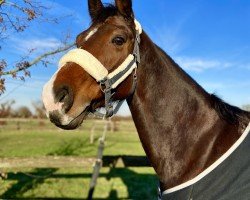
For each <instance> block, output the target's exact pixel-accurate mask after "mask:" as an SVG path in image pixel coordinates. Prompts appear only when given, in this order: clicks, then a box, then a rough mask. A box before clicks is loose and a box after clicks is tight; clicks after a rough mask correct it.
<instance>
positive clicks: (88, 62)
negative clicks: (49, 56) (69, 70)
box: [59, 49, 137, 89]
mask: <svg viewBox="0 0 250 200" xmlns="http://www.w3.org/2000/svg"><path fill="white" fill-rule="evenodd" d="M133 60H134V56H133V55H132V54H130V55H129V56H128V57H127V58H126V60H125V61H124V62H123V63H122V64H121V65H120V66H119V67H118V68H117V69H115V70H114V71H113V72H111V73H110V74H109V73H108V70H107V69H106V68H105V67H104V66H103V65H102V64H101V62H100V61H99V60H98V59H97V58H96V57H95V56H93V55H92V54H91V53H89V52H88V51H86V50H84V49H73V50H71V51H69V52H68V53H67V54H65V55H64V56H63V57H62V58H61V60H60V61H59V68H61V67H63V66H64V65H65V64H66V63H68V62H74V63H76V64H78V65H79V66H81V67H82V68H83V69H84V70H85V71H86V72H87V73H88V74H89V75H90V76H92V77H93V78H94V79H95V80H96V81H97V82H100V81H102V80H104V79H105V78H107V79H112V78H113V77H114V76H115V75H117V74H119V73H120V72H122V71H124V70H125V69H126V67H127V66H128V65H129V64H130V63H131V62H132V61H133ZM136 67H137V65H136V62H134V63H133V65H132V66H131V68H130V69H129V70H128V71H127V72H126V73H125V74H124V75H123V76H122V77H121V78H120V79H118V80H116V81H115V82H114V83H113V84H112V89H115V88H116V87H117V86H118V85H119V84H120V83H122V82H123V81H124V80H125V79H126V78H127V77H128V76H129V75H130V74H131V73H132V71H133V70H134V69H135V68H136Z"/></svg>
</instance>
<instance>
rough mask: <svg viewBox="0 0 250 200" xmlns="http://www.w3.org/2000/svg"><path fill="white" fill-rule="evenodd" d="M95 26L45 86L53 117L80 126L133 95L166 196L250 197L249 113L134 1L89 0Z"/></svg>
mask: <svg viewBox="0 0 250 200" xmlns="http://www.w3.org/2000/svg"><path fill="white" fill-rule="evenodd" d="M88 7H89V14H90V16H91V19H92V24H91V26H90V27H89V28H88V29H87V30H85V31H83V32H82V33H80V34H79V35H78V36H77V38H76V46H77V49H74V50H72V51H70V52H69V53H67V54H66V55H65V56H64V57H63V58H62V59H61V61H60V64H59V69H58V71H57V72H56V73H55V74H54V76H53V77H52V78H51V80H50V81H49V82H48V83H47V84H46V85H45V86H44V89H43V94H42V98H43V102H44V105H45V108H46V112H47V114H48V117H49V118H50V120H51V122H53V123H54V124H55V125H56V126H58V127H60V128H63V129H75V128H77V127H78V126H79V125H80V124H81V123H82V122H83V120H84V119H85V118H86V116H87V115H88V114H89V113H90V112H94V111H95V110H97V109H98V108H101V107H105V108H106V111H107V115H106V117H110V116H112V114H113V108H112V106H113V102H115V101H122V100H124V99H126V101H127V103H128V105H129V108H130V111H131V114H132V117H133V120H134V123H135V126H136V128H137V131H138V134H139V137H140V140H141V143H142V146H143V148H144V150H145V152H146V155H147V157H148V158H149V160H150V163H151V165H152V167H153V168H154V169H155V172H156V174H157V175H158V177H159V180H160V186H159V190H160V192H159V198H160V199H178V200H180V199H201V200H204V199H211V200H212V199H213V200H214V199H241V200H242V199H243V200H246V199H249V198H250V156H249V153H250V151H249V150H250V136H249V134H248V133H249V130H250V125H248V124H249V122H250V113H249V112H247V111H243V110H241V109H240V108H237V107H235V106H231V105H229V104H227V103H225V102H223V101H222V100H221V99H220V98H218V97H217V96H215V95H214V94H209V93H207V92H206V91H205V90H204V89H203V88H202V87H201V86H200V85H199V84H197V83H196V82H195V81H194V80H193V79H192V78H191V77H190V76H189V75H188V74H187V73H185V72H184V71H183V70H182V69H181V68H180V67H179V66H178V64H176V63H175V62H174V61H173V60H172V58H170V57H169V56H168V55H167V54H166V53H165V52H164V51H163V50H162V49H161V48H160V47H158V46H157V45H156V44H154V43H153V42H152V41H151V40H150V38H149V37H148V35H147V34H146V33H145V32H144V31H143V30H142V28H141V26H140V24H139V23H138V22H137V21H136V20H135V18H134V13H133V9H132V1H131V0H115V4H114V5H109V4H108V5H103V3H102V2H101V0H88Z"/></svg>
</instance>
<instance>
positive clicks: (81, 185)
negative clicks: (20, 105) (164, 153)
mask: <svg viewBox="0 0 250 200" xmlns="http://www.w3.org/2000/svg"><path fill="white" fill-rule="evenodd" d="M92 125H93V121H91V120H89V121H86V122H85V123H84V125H83V127H81V128H80V129H79V130H76V131H62V130H60V129H58V128H56V127H54V126H53V125H51V124H50V123H49V122H47V121H45V122H44V121H43V122H39V121H35V120H33V121H30V122H22V123H17V122H8V124H7V125H6V126H2V127H1V129H0V141H1V146H0V157H2V158H3V157H4V158H6V157H7V158H11V157H37V158H38V157H40V156H48V155H57V156H60V155H62V156H67V155H69V156H84V157H93V156H96V153H97V146H98V138H99V137H100V136H101V135H102V130H103V124H98V126H97V128H96V131H95V142H94V144H90V142H89V135H90V129H91V127H92ZM104 155H145V153H144V151H143V149H142V147H141V144H140V141H139V138H138V135H137V133H136V130H135V127H134V125H133V122H131V121H126V122H120V123H119V126H118V131H116V132H114V133H111V132H108V133H107V138H106V145H105V150H104ZM0 171H1V169H0ZM5 172H6V173H8V179H6V180H0V198H5V199H8V198H26V199H27V198H31V199H35V198H59V199H63V198H69V199H74V198H75V199H86V197H87V194H88V188H89V187H88V186H89V182H90V177H91V174H92V166H89V167H88V168H82V169H79V168H72V169H71V168H70V169H15V171H13V170H12V169H9V170H5ZM27 173H28V174H30V173H31V174H32V176H31V177H30V176H27ZM156 187H157V179H156V176H155V173H154V171H153V169H152V168H148V167H145V168H102V170H101V176H100V178H99V179H98V184H97V187H96V190H95V193H94V197H95V199H156Z"/></svg>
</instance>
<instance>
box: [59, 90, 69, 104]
mask: <svg viewBox="0 0 250 200" xmlns="http://www.w3.org/2000/svg"><path fill="white" fill-rule="evenodd" d="M68 95H69V92H68V90H66V89H63V90H62V91H61V92H60V94H59V96H58V99H59V102H61V103H63V102H64V100H65V99H66V98H67V96H68Z"/></svg>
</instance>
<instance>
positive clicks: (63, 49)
mask: <svg viewBox="0 0 250 200" xmlns="http://www.w3.org/2000/svg"><path fill="white" fill-rule="evenodd" d="M74 45H75V44H69V45H67V46H64V47H61V48H58V49H56V50H54V51H50V52H47V53H44V54H42V55H40V56H38V57H37V58H35V59H34V60H32V61H30V62H26V63H25V65H23V67H16V68H14V69H13V70H10V71H5V72H2V73H1V72H0V76H6V75H13V74H16V73H18V72H20V71H24V70H27V69H28V68H30V67H31V66H33V65H36V64H37V63H39V62H40V61H41V60H42V59H44V58H47V57H48V56H52V55H55V54H57V53H61V52H64V51H67V50H69V49H70V48H72V47H73V46H74Z"/></svg>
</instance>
